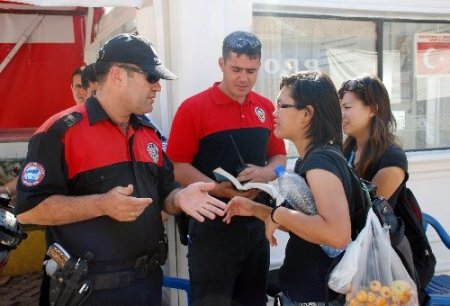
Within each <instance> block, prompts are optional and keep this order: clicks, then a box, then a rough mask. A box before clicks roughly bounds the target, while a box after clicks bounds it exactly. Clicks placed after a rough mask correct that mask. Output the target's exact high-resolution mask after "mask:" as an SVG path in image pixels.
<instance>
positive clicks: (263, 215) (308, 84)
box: [224, 71, 352, 306]
mask: <svg viewBox="0 0 450 306" xmlns="http://www.w3.org/2000/svg"><path fill="white" fill-rule="evenodd" d="M274 116H275V129H274V134H275V136H276V137H278V138H283V139H289V140H291V141H292V142H293V143H294V145H295V146H296V148H297V151H298V153H299V156H300V158H299V159H298V161H297V163H296V166H295V172H296V173H297V174H298V175H301V176H302V177H303V178H304V179H305V180H306V182H307V184H308V186H309V188H310V189H311V192H312V195H313V197H314V201H315V205H316V209H317V214H315V215H307V214H305V213H303V212H301V211H296V210H294V209H292V208H290V207H288V206H287V205H281V206H276V207H275V208H270V207H267V206H264V205H261V204H259V203H256V202H254V201H252V200H250V199H247V198H243V197H234V198H233V199H232V200H231V201H230V202H229V203H228V206H227V208H226V217H225V219H224V221H225V222H228V223H230V222H234V220H233V221H232V218H233V217H235V216H254V217H257V218H258V219H260V220H263V221H264V222H265V225H266V237H267V239H268V240H269V241H270V243H271V245H276V243H277V241H276V239H275V237H274V236H273V233H274V231H275V230H276V229H282V230H285V231H288V232H289V234H290V237H289V241H288V243H287V246H286V255H285V259H284V263H283V265H282V266H281V268H280V272H279V281H280V289H281V292H282V293H281V297H280V298H281V301H282V305H284V306H286V305H288V306H289V305H325V302H326V301H328V304H329V305H343V303H344V301H340V300H339V299H338V295H337V293H335V292H332V291H330V292H329V294H328V296H326V295H327V294H326V293H325V291H326V290H325V288H327V276H328V274H329V270H330V267H331V264H332V262H333V258H330V257H328V256H327V255H326V253H325V252H324V251H323V250H322V248H321V247H320V245H328V246H331V247H333V248H345V247H346V246H347V244H348V243H349V241H350V240H351V236H352V233H351V223H350V213H349V202H350V200H351V196H352V190H351V176H350V175H351V174H350V171H349V169H348V167H347V165H346V164H345V160H344V159H343V158H340V157H339V156H338V154H341V143H342V130H341V121H342V117H341V110H340V104H339V97H338V94H337V92H336V88H335V86H334V85H333V83H332V81H331V80H330V78H329V77H328V76H327V75H325V74H323V73H321V72H318V71H302V72H297V73H294V74H291V75H288V76H284V77H283V78H282V80H281V84H280V92H279V94H278V98H277V109H276V110H275V112H274ZM332 151H335V152H332ZM305 303H306V304H305ZM309 303H313V304H309Z"/></svg>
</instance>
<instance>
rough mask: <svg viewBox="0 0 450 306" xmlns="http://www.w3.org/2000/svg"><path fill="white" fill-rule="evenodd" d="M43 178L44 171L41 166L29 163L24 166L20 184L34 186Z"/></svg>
mask: <svg viewBox="0 0 450 306" xmlns="http://www.w3.org/2000/svg"><path fill="white" fill-rule="evenodd" d="M44 176H45V169H44V167H42V165H41V164H39V163H35V162H30V163H28V164H26V165H25V167H24V168H23V171H22V177H21V180H22V184H24V185H25V186H36V185H38V184H39V183H40V182H42V180H43V179H44Z"/></svg>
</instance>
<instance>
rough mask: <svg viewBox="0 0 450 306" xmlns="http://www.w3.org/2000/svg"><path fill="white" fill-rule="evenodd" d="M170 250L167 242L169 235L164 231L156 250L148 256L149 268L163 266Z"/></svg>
mask: <svg viewBox="0 0 450 306" xmlns="http://www.w3.org/2000/svg"><path fill="white" fill-rule="evenodd" d="M168 252H169V245H168V243H167V235H166V233H163V234H162V236H161V239H159V241H158V245H157V246H156V249H155V252H153V254H152V255H150V256H149V257H148V260H147V269H148V271H152V270H154V269H155V268H156V267H157V266H163V265H164V264H165V263H166V260H167V253H168Z"/></svg>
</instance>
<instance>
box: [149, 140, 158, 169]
mask: <svg viewBox="0 0 450 306" xmlns="http://www.w3.org/2000/svg"><path fill="white" fill-rule="evenodd" d="M147 152H148V155H150V157H151V158H152V160H153V162H154V163H155V164H157V163H158V160H159V150H158V147H157V146H156V145H155V144H154V143H149V144H148V145H147Z"/></svg>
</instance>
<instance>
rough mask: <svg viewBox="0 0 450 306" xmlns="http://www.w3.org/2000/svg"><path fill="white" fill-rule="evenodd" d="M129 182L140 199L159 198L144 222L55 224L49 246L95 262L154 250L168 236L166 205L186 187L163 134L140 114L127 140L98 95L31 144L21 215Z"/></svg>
mask: <svg viewBox="0 0 450 306" xmlns="http://www.w3.org/2000/svg"><path fill="white" fill-rule="evenodd" d="M128 184H133V186H134V194H133V196H135V197H150V198H152V199H153V203H152V204H150V205H149V206H148V207H147V208H146V209H145V211H144V213H143V214H142V215H141V216H139V217H138V218H137V219H136V221H134V222H119V221H116V220H114V219H112V218H110V217H108V216H102V217H98V218H94V219H90V220H85V221H81V222H76V223H72V224H66V225H61V226H49V227H47V231H46V235H47V243H48V244H49V245H50V244H52V243H53V242H58V243H60V244H61V245H62V246H63V247H64V248H65V249H66V250H67V251H69V252H70V253H71V255H73V256H77V257H81V256H83V255H85V253H86V252H87V251H91V252H92V253H93V254H94V260H95V261H104V260H112V261H115V260H128V259H134V258H137V257H139V256H141V255H143V254H147V253H151V252H152V250H153V249H154V248H155V246H156V242H157V241H158V239H159V238H160V236H161V233H162V232H163V225H162V221H161V215H160V211H161V207H162V203H163V201H164V200H165V198H166V197H167V196H168V194H169V193H170V192H171V191H173V190H174V189H176V188H178V187H179V184H178V183H177V182H176V181H175V180H174V174H173V165H172V163H171V162H170V161H169V160H168V158H167V156H166V155H165V153H164V152H163V150H162V145H161V140H160V137H159V134H158V132H157V131H156V129H155V128H154V127H153V126H152V125H151V124H150V123H149V122H144V121H142V120H141V119H139V118H138V117H137V116H134V115H132V116H131V118H130V126H129V128H128V131H127V135H124V134H123V133H122V132H121V130H120V129H119V127H118V126H117V125H116V124H114V123H113V122H112V121H111V119H110V118H109V117H108V115H107V114H106V112H105V111H104V110H103V108H102V107H101V105H100V104H99V102H98V100H97V99H96V98H95V97H92V98H89V99H88V101H87V102H86V103H84V104H80V105H77V106H74V107H72V108H70V109H68V110H66V111H64V112H61V113H59V114H56V115H54V116H53V117H51V118H50V119H49V120H47V122H45V123H44V124H43V125H42V126H41V127H40V128H39V129H38V130H37V131H36V133H35V134H34V135H33V137H32V138H31V139H30V143H29V148H28V155H27V158H26V164H25V166H24V169H23V171H22V174H21V177H20V179H19V181H18V199H17V211H16V212H17V213H22V212H24V211H27V210H29V209H31V208H33V207H35V206H36V205H38V204H39V203H40V202H42V201H43V200H45V199H46V198H47V197H49V196H52V195H56V194H58V195H67V196H81V195H90V194H102V193H106V192H108V191H109V190H111V189H112V188H114V187H116V186H124V187H125V186H127V185H128ZM130 213H131V212H130Z"/></svg>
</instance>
